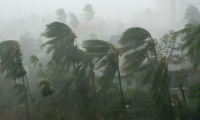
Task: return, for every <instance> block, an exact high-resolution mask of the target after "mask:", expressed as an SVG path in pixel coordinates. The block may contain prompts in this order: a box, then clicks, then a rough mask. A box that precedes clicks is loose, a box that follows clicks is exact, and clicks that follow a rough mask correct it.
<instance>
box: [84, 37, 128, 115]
mask: <svg viewBox="0 0 200 120" xmlns="http://www.w3.org/2000/svg"><path fill="white" fill-rule="evenodd" d="M83 48H85V49H86V52H87V53H88V54H89V55H91V56H93V57H95V59H96V62H98V63H97V64H98V66H97V69H103V72H102V76H101V77H100V80H99V81H100V85H101V87H102V89H101V92H103V91H105V90H107V89H108V88H109V87H110V85H111V84H112V81H113V79H114V77H115V75H116V73H117V75H118V79H119V87H120V95H121V101H122V111H123V114H124V117H125V114H126V113H125V105H124V98H123V91H122V84H121V75H120V70H119V56H120V52H119V49H118V48H115V47H114V45H113V44H111V43H109V42H106V41H103V40H86V41H84V42H83Z"/></svg>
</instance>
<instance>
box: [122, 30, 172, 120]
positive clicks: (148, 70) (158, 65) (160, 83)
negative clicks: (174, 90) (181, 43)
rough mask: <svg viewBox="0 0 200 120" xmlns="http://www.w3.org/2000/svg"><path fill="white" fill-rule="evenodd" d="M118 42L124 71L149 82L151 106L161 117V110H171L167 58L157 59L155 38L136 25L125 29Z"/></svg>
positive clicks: (144, 81)
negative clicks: (122, 55) (122, 56)
mask: <svg viewBox="0 0 200 120" xmlns="http://www.w3.org/2000/svg"><path fill="white" fill-rule="evenodd" d="M119 43H120V44H121V45H122V48H121V50H122V53H123V54H125V55H124V63H123V67H124V71H125V73H126V74H127V75H133V74H136V73H138V74H139V75H142V76H144V78H143V83H144V84H146V83H148V82H151V84H150V85H152V86H151V87H152V88H151V89H150V90H151V96H152V100H153V106H154V108H155V112H156V114H159V113H158V112H161V113H160V114H159V115H160V116H159V117H158V119H160V117H161V116H162V117H163V114H162V113H163V112H162V111H168V110H170V112H171V99H170V95H169V71H168V58H167V57H161V59H160V60H159V55H158V53H157V48H156V45H157V42H156V39H153V38H152V36H151V34H150V33H149V32H148V31H147V30H145V29H143V28H138V27H136V28H129V29H128V30H126V31H125V32H124V34H123V35H122V37H121V39H120V41H119ZM159 61H160V62H159ZM158 101H159V102H158ZM161 101H162V102H161ZM168 108H170V109H168Z"/></svg>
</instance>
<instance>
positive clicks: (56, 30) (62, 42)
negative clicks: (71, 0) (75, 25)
mask: <svg viewBox="0 0 200 120" xmlns="http://www.w3.org/2000/svg"><path fill="white" fill-rule="evenodd" d="M43 35H44V36H45V37H47V38H51V40H49V41H47V42H46V43H44V44H43V45H42V46H48V48H47V51H46V52H47V53H52V58H51V60H50V62H49V63H51V64H55V65H56V66H58V67H60V69H69V67H70V66H71V65H72V62H79V59H78V58H79V57H80V56H79V55H80V54H79V53H80V52H81V50H79V49H78V48H77V46H75V45H74V44H75V43H74V42H75V38H76V35H75V34H74V33H73V31H72V30H71V28H69V27H68V26H67V25H66V24H64V23H60V22H53V23H51V24H49V25H47V29H46V31H45V32H44V33H43Z"/></svg>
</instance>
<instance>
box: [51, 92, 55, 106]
mask: <svg viewBox="0 0 200 120" xmlns="http://www.w3.org/2000/svg"><path fill="white" fill-rule="evenodd" d="M51 101H52V105H53V106H54V105H55V102H54V99H53V95H52V94H51Z"/></svg>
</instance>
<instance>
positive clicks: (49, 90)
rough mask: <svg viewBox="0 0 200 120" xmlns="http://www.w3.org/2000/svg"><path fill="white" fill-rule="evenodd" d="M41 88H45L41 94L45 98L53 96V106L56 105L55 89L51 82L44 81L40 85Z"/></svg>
mask: <svg viewBox="0 0 200 120" xmlns="http://www.w3.org/2000/svg"><path fill="white" fill-rule="evenodd" d="M39 86H43V88H42V90H41V93H42V96H43V97H47V96H51V101H52V104H53V106H54V105H55V102H54V99H53V87H52V86H51V85H50V82H49V80H48V79H44V80H42V81H41V82H40V83H39Z"/></svg>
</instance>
